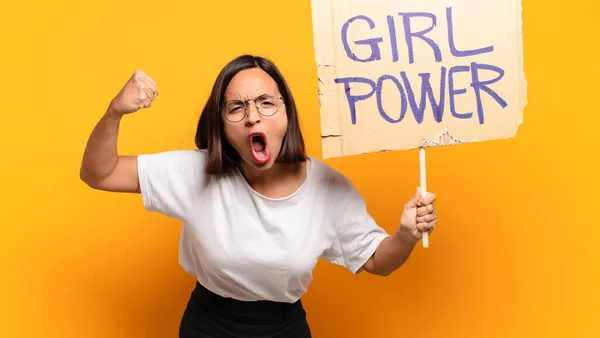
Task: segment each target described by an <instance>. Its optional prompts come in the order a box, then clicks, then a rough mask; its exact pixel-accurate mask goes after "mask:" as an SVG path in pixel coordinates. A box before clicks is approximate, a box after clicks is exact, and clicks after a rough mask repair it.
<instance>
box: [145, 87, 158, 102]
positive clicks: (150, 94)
mask: <svg viewBox="0 0 600 338" xmlns="http://www.w3.org/2000/svg"><path fill="white" fill-rule="evenodd" d="M144 92H145V93H146V97H147V98H148V99H149V100H150V101H154V99H155V98H156V95H154V93H153V92H152V89H151V88H144Z"/></svg>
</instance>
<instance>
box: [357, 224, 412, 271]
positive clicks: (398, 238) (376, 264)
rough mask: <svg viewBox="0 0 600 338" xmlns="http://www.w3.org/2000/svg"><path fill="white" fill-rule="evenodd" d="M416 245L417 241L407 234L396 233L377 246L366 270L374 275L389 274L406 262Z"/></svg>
mask: <svg viewBox="0 0 600 338" xmlns="http://www.w3.org/2000/svg"><path fill="white" fill-rule="evenodd" d="M416 243H417V239H415V238H414V237H412V236H410V235H409V234H403V233H401V232H400V231H398V232H396V233H395V234H394V235H391V236H389V237H387V238H386V239H384V240H383V241H382V242H381V243H380V244H379V247H378V248H377V250H376V251H375V254H374V255H373V257H372V258H371V262H370V263H371V264H370V266H369V267H367V269H368V270H369V272H371V273H373V274H376V275H381V276H387V275H389V274H391V273H392V272H394V271H395V270H397V269H398V268H400V267H401V266H402V265H403V264H404V263H405V262H406V260H407V259H408V257H410V254H411V253H412V251H413V249H414V247H415V244H416Z"/></svg>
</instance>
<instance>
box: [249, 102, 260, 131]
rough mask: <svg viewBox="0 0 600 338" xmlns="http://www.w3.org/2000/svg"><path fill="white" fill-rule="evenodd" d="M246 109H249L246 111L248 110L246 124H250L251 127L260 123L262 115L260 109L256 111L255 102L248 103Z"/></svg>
mask: <svg viewBox="0 0 600 338" xmlns="http://www.w3.org/2000/svg"><path fill="white" fill-rule="evenodd" d="M246 107H247V108H246V109H248V116H247V119H246V123H248V124H249V125H254V124H256V123H258V122H260V113H259V112H258V109H256V105H255V104H254V101H251V102H247V105H246Z"/></svg>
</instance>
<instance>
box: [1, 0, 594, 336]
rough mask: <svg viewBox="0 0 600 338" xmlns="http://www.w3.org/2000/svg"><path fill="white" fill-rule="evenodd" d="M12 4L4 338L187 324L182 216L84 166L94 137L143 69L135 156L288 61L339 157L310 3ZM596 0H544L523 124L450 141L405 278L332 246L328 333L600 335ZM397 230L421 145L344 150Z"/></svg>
mask: <svg viewBox="0 0 600 338" xmlns="http://www.w3.org/2000/svg"><path fill="white" fill-rule="evenodd" d="M1 7H2V10H0V43H1V45H2V49H1V58H2V62H1V63H0V70H1V71H0V79H1V81H0V97H1V98H2V101H1V108H0V110H1V111H2V120H3V121H2V124H1V127H0V128H1V132H0V138H1V139H0V141H1V144H2V166H1V167H2V168H1V170H2V178H3V179H2V194H1V195H0V196H1V197H0V198H2V201H1V206H2V212H1V213H0V224H1V227H0V231H1V233H0V259H1V261H0V262H1V268H2V270H1V271H2V276H1V278H0V292H1V294H0V299H1V304H0V337H11V338H12V337H77V338H81V337H90V338H94V337H113V338H118V337H150V338H152V337H176V335H177V328H178V325H179V320H180V316H181V314H182V311H183V309H184V306H185V304H186V302H187V299H188V296H189V293H190V291H191V289H192V287H193V284H194V280H193V277H190V276H188V275H186V274H185V273H184V272H183V270H182V269H181V268H180V267H179V265H178V263H177V249H178V236H179V225H178V223H177V222H176V221H174V220H171V219H168V218H166V217H164V216H161V215H158V214H150V213H147V212H145V211H144V210H143V208H142V204H141V199H140V197H139V196H137V195H126V194H109V193H104V192H98V191H93V190H91V189H89V188H87V187H86V186H85V185H84V184H83V183H82V182H81V181H79V178H78V173H79V165H80V160H81V156H82V153H83V150H84V147H85V142H86V140H87V137H88V135H89V133H90V131H91V129H92V128H93V126H94V124H95V123H96V121H97V120H98V119H99V118H100V116H101V114H102V113H103V112H104V109H105V108H106V106H107V104H108V102H109V101H110V99H111V98H112V97H113V96H114V95H115V94H116V92H117V91H118V90H119V89H120V88H121V86H122V85H123V84H124V82H125V81H126V80H127V78H128V77H129V75H130V74H131V73H132V72H133V70H134V69H136V68H141V69H143V70H145V71H146V72H148V73H149V74H150V75H151V76H153V77H154V78H155V79H156V80H157V82H158V83H159V87H160V90H161V96H160V97H159V99H158V100H157V101H156V103H155V106H154V107H153V108H152V109H150V110H145V111H143V112H141V113H138V114H136V115H134V116H130V117H128V118H127V119H126V120H125V121H124V123H123V125H122V128H121V137H120V140H119V146H120V151H121V153H123V154H136V153H143V152H156V151H163V150H170V149H182V148H190V147H192V141H193V136H194V128H195V124H196V121H197V118H198V113H199V111H200V109H201V107H202V105H203V103H204V102H205V100H206V98H207V95H208V93H209V90H210V88H211V86H212V83H213V80H214V78H215V77H216V75H217V72H218V71H219V70H220V68H221V67H222V66H223V65H224V64H225V62H227V61H228V60H229V59H231V58H233V57H235V56H237V55H238V54H240V53H244V52H250V53H257V54H263V55H266V56H268V57H270V58H272V59H273V60H274V61H275V62H276V63H277V64H278V65H279V66H280V67H281V69H282V70H283V72H284V74H285V75H286V76H287V78H288V80H289V82H290V85H291V87H292V90H293V92H294V94H295V96H296V98H297V101H298V105H299V109H300V114H301V120H302V126H303V129H304V132H305V136H306V139H307V143H308V148H309V151H310V153H311V154H312V155H314V156H317V157H320V150H321V149H320V137H319V112H318V99H317V96H316V93H317V83H316V68H315V65H314V56H313V55H314V54H313V53H314V50H313V42H312V35H311V34H312V28H311V12H310V2H309V1H285V2H283V1H274V0H262V1H253V2H252V4H251V5H250V4H248V3H247V2H246V1H224V2H204V1H169V2H162V1H116V0H111V1H106V0H103V1H98V0H95V1H86V2H83V1H74V0H71V1H59V2H49V1H27V2H16V1H11V2H3V4H2V5H1ZM599 13H600V5H598V2H597V1H595V0H587V1H586V0H574V1H570V2H568V6H567V5H564V4H562V3H561V4H553V5H551V4H549V3H548V2H547V1H542V0H527V1H524V12H523V17H524V41H525V61H526V62H525V67H526V75H527V79H528V83H529V87H528V92H529V96H528V101H529V104H528V106H527V108H526V111H525V119H524V125H522V127H521V128H520V130H519V132H518V134H517V136H516V138H514V139H510V140H499V141H491V142H485V143H476V144H467V145H460V146H454V147H446V148H439V149H430V150H429V152H428V169H429V171H428V185H429V188H430V190H432V191H433V192H435V193H436V194H437V195H438V197H439V200H438V202H437V207H438V210H439V226H438V229H437V231H436V232H435V233H434V234H433V235H432V236H431V248H429V249H427V250H424V249H423V248H421V247H420V246H419V247H417V248H416V250H415V252H414V253H413V256H412V257H411V259H410V260H409V262H408V263H407V264H406V265H405V266H404V267H403V268H402V269H401V270H399V271H397V272H396V273H395V274H393V275H392V276H391V277H388V278H380V277H375V276H369V275H366V274H364V275H361V276H359V277H353V276H351V274H350V273H348V272H347V271H345V270H343V269H341V268H338V267H335V266H333V265H331V264H328V263H325V262H323V263H320V264H319V265H318V267H317V269H316V271H315V281H314V283H313V284H312V285H311V287H310V288H309V293H308V294H307V296H306V297H305V299H304V302H305V306H306V308H307V311H308V317H309V321H310V324H311V326H312V330H313V332H314V336H315V337H348V338H349V337H390V338H391V337H598V336H600V323H599V321H598V316H599V314H600V292H599V291H598V286H599V285H600V278H599V277H598V276H599V275H600V273H599V271H600V269H599V268H598V266H599V264H600V250H599V249H598V247H599V245H598V238H599V237H598V235H600V230H599V229H598V225H599V222H598V216H597V212H596V211H597V206H596V201H597V200H598V198H597V193H598V190H599V189H598V188H600V187H599V183H598V181H599V180H598V172H599V170H598V168H597V159H598V155H599V154H600V152H599V151H598V146H599V145H600V143H599V141H598V128H599V126H600V118H599V116H600V112H599V111H598V102H597V100H598V95H599V93H600V84H599V83H600V81H599V80H600V67H599V66H598V58H597V55H598V54H597V53H598V50H597V48H598V41H599V40H598V36H599V33H600V29H599V28H598V24H597V22H596V21H597V20H598V18H599ZM327 162H328V163H329V164H331V165H332V166H334V167H335V168H337V169H339V170H341V171H342V172H344V173H345V174H346V175H347V176H348V177H350V178H351V179H352V180H353V181H354V182H355V184H356V186H357V187H358V189H359V190H360V191H361V192H362V193H363V194H364V197H365V199H366V200H367V203H368V205H369V208H370V211H371V212H372V214H373V215H374V217H375V218H376V219H377V220H378V221H379V223H380V224H381V225H382V226H384V227H385V228H386V229H387V230H388V231H390V232H391V231H394V230H395V229H396V227H397V220H398V218H399V216H400V210H401V206H402V204H403V203H404V202H405V201H406V199H407V198H409V197H410V196H411V194H412V193H413V191H414V189H415V187H416V186H417V185H418V153H417V152H416V151H406V152H391V153H384V154H369V155H363V156H355V157H348V158H341V159H335V160H328V161H327Z"/></svg>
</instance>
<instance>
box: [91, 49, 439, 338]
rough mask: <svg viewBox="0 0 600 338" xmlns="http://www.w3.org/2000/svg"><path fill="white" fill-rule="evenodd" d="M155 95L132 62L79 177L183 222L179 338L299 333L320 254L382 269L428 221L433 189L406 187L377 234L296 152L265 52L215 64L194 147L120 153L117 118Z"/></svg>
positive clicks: (284, 90) (344, 186) (287, 96)
mask: <svg viewBox="0 0 600 338" xmlns="http://www.w3.org/2000/svg"><path fill="white" fill-rule="evenodd" d="M157 95H158V89H157V85H156V83H155V82H154V81H153V80H152V79H151V78H150V77H149V76H148V75H146V74H145V73H143V72H142V71H136V72H135V73H134V74H133V76H132V77H131V78H130V79H129V81H128V82H127V83H126V84H125V86H124V87H123V88H122V89H121V91H120V92H119V93H118V95H117V96H116V97H115V98H114V99H113V100H112V101H111V103H110V105H109V107H108V109H107V111H106V113H105V114H104V116H103V117H102V119H101V120H100V121H99V123H98V124H97V126H96V127H95V129H94V130H93V132H92V134H91V136H90V138H89V141H88V144H87V148H86V150H85V154H84V157H83V162H82V167H81V178H82V180H83V181H84V182H86V183H87V184H88V185H89V186H90V187H92V188H95V189H100V190H105V191H116V192H136V193H141V195H142V200H143V203H144V207H145V208H146V209H147V210H148V211H156V212H160V213H163V214H165V215H167V216H170V217H173V218H177V219H179V220H181V221H182V222H183V227H182V232H181V239H180V240H181V242H180V263H181V265H182V267H183V268H184V269H185V270H186V271H187V272H189V273H190V274H192V275H194V276H196V277H197V283H196V288H195V289H194V291H193V292H192V295H191V297H190V300H189V302H188V304H187V308H186V310H185V312H184V315H183V318H182V321H181V326H180V333H179V335H180V337H190V338H191V337H213V338H214V337H288V338H295V337H310V329H309V326H308V323H307V321H306V314H305V312H304V309H303V307H302V303H301V301H300V298H301V296H302V295H303V294H304V293H305V292H306V289H307V287H308V285H309V283H310V282H311V279H312V270H313V268H314V267H315V265H316V264H317V260H318V259H319V258H324V259H326V260H328V261H330V262H332V263H334V264H339V265H341V266H343V267H346V268H347V269H349V270H350V271H351V272H353V273H355V274H358V273H359V272H360V271H363V270H364V271H367V272H369V273H372V274H377V275H383V276H385V275H389V274H390V273H391V272H393V271H394V270H396V269H398V268H399V267H400V266H401V265H402V264H403V263H404V262H405V261H406V259H407V258H408V257H409V255H410V253H411V251H412V249H413V248H414V246H415V244H416V243H417V241H418V240H419V239H420V238H421V232H422V231H428V232H431V231H432V230H433V229H434V227H435V225H436V222H437V221H436V212H435V208H434V206H433V201H434V200H435V196H434V195H433V194H431V193H430V194H427V195H426V196H425V197H424V198H421V196H420V193H419V191H418V190H417V193H416V194H415V195H414V196H413V197H412V198H411V199H410V200H409V201H408V202H407V203H406V205H405V206H404V210H403V214H402V216H401V218H400V228H399V230H398V231H397V232H396V233H394V234H393V235H391V236H390V235H388V234H387V233H386V232H385V231H384V230H383V229H382V228H380V227H379V226H378V225H377V224H376V223H375V222H374V220H373V219H372V218H371V216H370V215H369V214H368V213H367V209H366V206H365V202H364V200H363V198H362V197H361V195H360V194H359V193H358V192H357V190H356V189H355V188H354V187H353V185H352V183H351V182H350V181H349V180H348V179H347V178H345V177H344V176H343V175H342V174H340V173H338V172H336V171H335V170H333V169H332V168H330V167H329V166H328V165H326V164H325V163H323V162H321V161H319V160H316V159H315V158H312V157H309V156H306V155H305V151H304V141H303V138H302V133H301V132H300V128H299V122H298V115H297V111H296V105H295V103H294V98H293V96H292V94H291V92H290V89H289V88H288V86H287V84H286V82H285V80H284V78H283V76H282V75H281V74H280V72H279V70H278V69H277V68H276V66H275V65H274V64H273V63H272V62H270V61H269V60H266V59H264V58H261V57H254V56H249V55H244V56H241V57H239V58H236V59H235V60H233V61H231V62H230V63H229V64H228V65H227V66H225V68H224V69H223V70H222V71H221V73H220V74H219V76H218V78H217V79H216V82H215V84H214V87H213V90H212V93H211V95H210V98H209V99H208V102H207V103H206V106H205V108H204V110H203V112H202V114H201V116H200V120H199V123H198V129H197V134H196V145H197V147H198V148H199V149H198V150H177V151H168V152H163V153H157V154H146V155H140V156H119V155H118V153H117V146H116V144H117V136H118V129H119V123H120V121H121V119H122V118H123V116H125V115H126V114H129V113H133V112H135V111H137V110H139V109H141V108H149V107H150V106H151V104H152V102H153V101H154V99H155V98H156V97H157Z"/></svg>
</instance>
